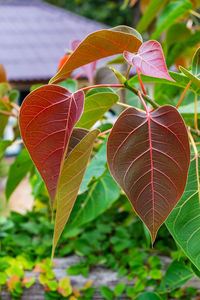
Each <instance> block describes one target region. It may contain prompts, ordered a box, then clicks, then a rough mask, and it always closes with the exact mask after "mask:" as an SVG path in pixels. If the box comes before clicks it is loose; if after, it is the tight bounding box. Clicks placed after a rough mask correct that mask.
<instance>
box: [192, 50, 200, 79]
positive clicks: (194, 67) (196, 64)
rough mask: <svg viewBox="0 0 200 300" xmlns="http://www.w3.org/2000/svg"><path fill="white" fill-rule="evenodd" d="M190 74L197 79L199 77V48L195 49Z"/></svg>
mask: <svg viewBox="0 0 200 300" xmlns="http://www.w3.org/2000/svg"><path fill="white" fill-rule="evenodd" d="M192 74H193V75H195V76H197V77H199V76H200V48H199V49H197V51H196V52H195V54H194V57H193V59H192Z"/></svg>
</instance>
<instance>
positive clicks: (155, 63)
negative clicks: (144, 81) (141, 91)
mask: <svg viewBox="0 0 200 300" xmlns="http://www.w3.org/2000/svg"><path fill="white" fill-rule="evenodd" d="M124 58H125V59H126V61H127V62H128V63H129V64H130V65H133V66H134V67H135V68H136V70H137V71H139V72H140V73H142V74H144V75H147V76H152V77H158V78H164V79H168V80H170V81H174V80H173V79H172V78H171V77H170V75H169V73H168V70H167V66H166V63H165V58H164V54H163V50H162V47H161V45H160V43H158V42H157V41H148V42H145V43H143V44H142V46H141V47H140V48H139V50H138V53H137V54H133V53H131V52H128V51H124Z"/></svg>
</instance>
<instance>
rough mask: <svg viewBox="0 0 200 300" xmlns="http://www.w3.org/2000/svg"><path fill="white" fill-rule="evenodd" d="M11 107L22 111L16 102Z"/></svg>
mask: <svg viewBox="0 0 200 300" xmlns="http://www.w3.org/2000/svg"><path fill="white" fill-rule="evenodd" d="M10 105H11V106H12V107H13V108H15V109H16V110H17V111H20V107H19V105H17V104H16V103H15V102H11V103H10Z"/></svg>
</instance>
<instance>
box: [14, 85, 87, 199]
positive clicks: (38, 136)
mask: <svg viewBox="0 0 200 300" xmlns="http://www.w3.org/2000/svg"><path fill="white" fill-rule="evenodd" d="M83 105H84V93H83V92H82V91H77V92H75V93H74V94H71V93H70V92H69V91H68V90H66V89H65V88H63V87H61V86H56V85H45V86H42V87H40V88H38V89H36V90H34V91H33V92H32V93H30V94H29V95H28V96H27V97H26V99H25V100H24V102H23V104H22V107H21V110H20V116H19V124H20V129H21V135H22V139H23V141H24V144H25V145H26V147H27V149H28V151H29V153H30V156H31V158H32V160H33V162H34V163H35V165H36V167H37V169H38V171H39V172H40V174H41V176H42V178H43V180H44V182H45V184H46V186H47V189H48V192H49V195H50V198H51V201H52V203H53V202H54V199H55V195H56V189H57V183H58V178H59V174H60V170H61V167H62V164H63V161H64V156H65V153H66V149H67V145H68V142H69V139H70V136H71V133H72V130H73V128H74V126H75V124H76V123H77V122H78V120H79V119H80V116H81V114H82V112H83Z"/></svg>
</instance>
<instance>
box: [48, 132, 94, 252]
mask: <svg viewBox="0 0 200 300" xmlns="http://www.w3.org/2000/svg"><path fill="white" fill-rule="evenodd" d="M98 134H99V130H97V129H95V130H93V131H91V132H89V133H88V134H87V135H85V137H84V138H83V139H82V140H81V141H80V142H79V143H78V144H77V145H76V146H75V148H74V149H73V150H72V151H71V152H70V153H69V155H68V156H67V158H66V160H65V162H64V165H63V168H62V171H61V174H60V178H59V182H58V189H57V211H56V221H55V230H54V237H53V250H52V254H53V253H54V251H55V248H56V245H57V242H58V240H59V237H60V235H61V233H62V231H63V229H64V227H65V224H66V223H67V220H68V218H69V216H70V213H71V210H72V208H73V206H74V202H75V200H76V197H77V194H78V191H79V188H80V185H81V182H82V179H83V176H84V173H85V170H86V167H87V164H88V160H89V158H90V155H91V151H92V148H93V143H94V141H95V139H96V137H97V136H98Z"/></svg>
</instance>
